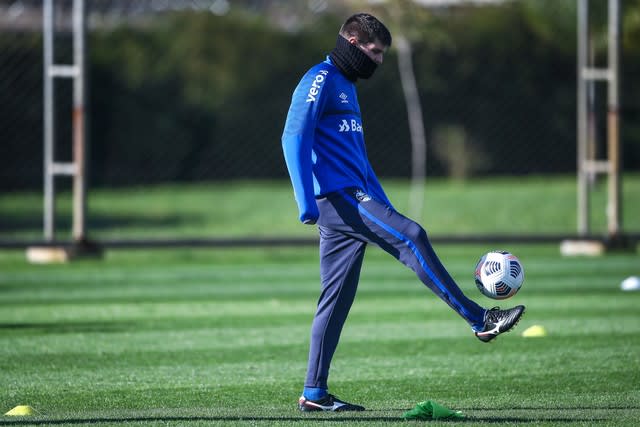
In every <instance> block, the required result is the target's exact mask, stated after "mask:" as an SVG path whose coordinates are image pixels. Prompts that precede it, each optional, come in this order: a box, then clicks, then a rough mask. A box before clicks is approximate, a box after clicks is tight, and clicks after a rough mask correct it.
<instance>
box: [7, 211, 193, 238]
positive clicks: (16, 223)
mask: <svg viewBox="0 0 640 427" xmlns="http://www.w3.org/2000/svg"><path fill="white" fill-rule="evenodd" d="M200 223H202V218H200V217H198V216H195V215H162V216H151V215H144V214H135V215H117V214H113V215H100V214H91V216H90V218H88V227H89V229H91V230H108V229H111V228H117V229H122V228H161V229H164V228H167V227H178V226H180V225H182V224H200ZM55 227H56V229H58V230H69V229H71V216H64V217H63V216H62V215H60V217H59V218H56V221H55ZM41 230H42V215H37V216H36V215H24V216H13V215H5V216H4V217H3V218H2V221H0V234H2V233H3V232H27V231H35V232H39V231H41Z"/></svg>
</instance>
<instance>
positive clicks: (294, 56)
mask: <svg viewBox="0 0 640 427" xmlns="http://www.w3.org/2000/svg"><path fill="white" fill-rule="evenodd" d="M54 3H55V8H56V16H57V19H56V23H55V27H56V42H55V50H56V58H55V60H56V62H58V63H65V62H69V61H70V60H71V35H70V12H71V8H72V1H71V0H64V1H62V0H61V1H55V2H54ZM290 3H292V2H283V1H262V2H257V1H238V2H229V1H221V0H199V1H196V0H189V1H186V0H183V1H167V0H140V1H116V0H104V1H97V0H96V1H90V0H88V1H87V10H88V13H87V19H88V27H89V36H88V46H89V51H88V73H89V87H88V93H89V96H88V104H89V123H90V125H89V126H90V127H89V134H88V135H89V141H90V151H89V155H88V164H89V168H88V171H89V183H90V184H89V185H90V195H89V197H90V212H89V218H90V220H89V221H90V224H89V229H90V230H92V229H93V230H97V231H98V233H103V235H106V236H119V237H123V236H128V237H131V235H129V234H127V233H126V232H122V233H120V232H119V231H118V230H121V228H122V227H124V226H125V225H126V224H132V223H133V224H135V223H137V220H136V218H137V219H138V220H139V221H138V222H139V223H145V222H146V223H154V220H153V218H151V217H150V216H149V209H148V206H144V205H140V203H143V204H144V202H140V200H144V198H143V197H142V196H143V195H145V194H148V193H152V192H153V191H159V190H157V189H158V188H171V189H173V190H174V191H177V194H180V193H182V192H186V191H187V190H186V189H187V188H202V186H205V187H206V188H207V189H206V190H203V193H202V194H211V193H210V191H214V189H215V191H218V192H224V190H225V189H227V188H231V187H232V186H233V185H238V184H237V183H238V182H242V183H247V182H250V183H251V184H245V186H242V189H245V190H246V191H255V188H261V186H262V185H269V187H268V188H269V190H268V191H273V192H274V193H276V192H278V191H280V188H281V189H282V191H284V192H286V194H287V196H288V197H289V199H288V200H284V199H283V203H287V207H286V209H287V214H288V215H289V218H290V219H291V221H293V220H294V219H295V216H296V214H295V212H294V209H295V206H294V203H293V200H292V197H291V194H290V187H289V185H288V181H287V175H286V168H285V165H284V162H283V158H282V154H281V151H280V134H281V132H282V128H283V125H284V119H285V117H286V113H287V109H288V105H289V100H290V96H291V93H292V90H293V88H294V87H295V85H296V84H297V82H298V80H299V78H300V77H301V75H302V74H303V73H304V72H305V71H306V70H307V69H308V68H309V67H310V66H311V65H313V64H315V63H317V62H319V61H320V60H322V59H323V58H324V56H325V55H326V54H327V53H328V52H329V50H330V49H331V48H332V47H333V44H334V41H335V36H336V32H337V28H339V25H340V24H341V22H342V21H343V19H344V17H345V16H347V15H348V14H350V13H351V12H353V11H354V10H355V9H351V6H350V3H349V2H331V1H309V2H293V3H294V5H291V4H290ZM343 3H344V4H343ZM354 3H357V2H354ZM416 3H424V4H430V6H429V7H427V6H419V9H420V11H419V12H420V13H419V15H420V16H418V15H416V16H415V21H411V20H409V21H407V20H404V21H399V22H398V23H396V22H393V21H392V22H391V24H392V25H390V26H391V27H392V28H391V29H392V32H393V31H398V30H401V31H403V32H404V33H406V34H407V35H408V36H409V39H410V40H411V42H412V49H413V61H414V68H415V70H414V71H415V74H416V79H417V85H418V89H419V93H420V98H421V100H422V108H423V115H424V121H425V126H426V129H425V130H426V135H427V155H426V163H427V186H428V185H429V181H430V180H433V181H437V182H440V181H439V180H447V179H454V180H456V181H457V182H469V180H473V179H475V178H478V177H495V176H526V175H531V174H535V175H545V174H554V175H555V174H565V175H566V176H568V177H571V176H573V175H574V174H575V170H576V118H575V116H576V104H575V102H576V56H575V55H576V54H575V51H576V41H575V38H576V36H575V34H576V32H575V30H576V24H575V21H576V18H575V16H576V15H575V11H576V5H575V1H573V0H558V1H504V2H500V1H496V2H455V1H450V2H428V1H423V2H416ZM416 3H413V2H398V5H399V6H398V7H407V8H408V9H410V10H414V9H415V8H416V7H418V6H416ZM599 3H602V2H599ZM345 4H346V6H345ZM603 10H604V13H605V15H603ZM638 13H639V12H638V2H633V3H632V2H629V4H627V5H626V9H625V16H638ZM634 14H635V15H634ZM592 15H593V20H594V28H595V33H594V42H593V45H594V55H595V56H596V60H599V59H598V58H600V57H603V56H604V57H606V46H604V47H603V45H602V43H601V40H602V36H603V35H604V34H606V27H605V23H606V19H605V18H606V9H602V8H600V6H596V7H595V8H594V9H593V11H592ZM603 16H604V17H605V18H603ZM629 20H631V18H629ZM635 34H637V32H636V33H632V34H631V36H630V37H631V41H632V42H633V43H631V45H632V46H631V47H630V50H628V51H625V52H624V54H623V61H624V66H623V69H624V70H625V71H624V73H625V74H624V76H623V85H624V86H623V90H622V92H623V93H625V92H626V93H627V94H632V93H634V92H633V90H635V89H633V88H631V85H632V84H633V75H634V74H633V73H635V72H637V71H638V63H637V62H638V61H637V58H638V56H635V57H634V52H635V50H634V49H636V47H637V46H636V45H635V44H634V43H635V40H636V39H635V38H633V37H636V36H635ZM358 85H359V87H358V91H359V96H360V103H361V106H362V108H363V116H364V117H363V121H364V124H365V128H366V135H367V145H368V150H369V156H370V159H371V161H372V163H373V164H374V166H375V168H376V170H377V172H378V175H379V176H381V177H382V179H383V180H384V181H389V182H399V183H402V182H408V181H407V180H408V178H409V177H410V176H411V171H410V165H411V143H410V137H409V130H408V123H407V114H406V108H405V103H404V98H403V93H402V87H401V85H400V80H399V74H398V70H397V58H396V52H395V51H394V50H393V49H392V50H391V51H390V52H389V54H388V56H387V58H386V60H385V64H384V66H382V67H381V68H380V69H379V71H377V73H376V76H375V77H374V78H373V79H371V80H370V81H366V82H361V83H359V84H358ZM55 90H56V106H57V110H56V111H57V112H56V114H57V115H56V126H57V128H56V141H57V142H56V158H57V159H58V160H65V159H67V160H68V159H70V157H71V116H70V111H71V99H72V85H71V83H70V82H69V81H64V80H58V81H57V82H56V87H55ZM636 91H637V90H636ZM594 95H595V96H597V97H599V104H600V106H597V105H596V107H595V109H594V115H595V116H596V117H599V119H598V120H596V122H595V126H596V127H597V134H598V135H600V136H601V137H600V139H601V140H602V141H604V137H603V135H605V133H604V132H605V123H606V122H605V120H606V102H605V101H603V99H605V96H606V93H605V92H603V91H602V89H601V88H598V89H597V90H595V91H594ZM637 99H638V97H635V99H634V98H633V97H632V96H628V97H627V98H626V100H625V105H624V107H623V121H626V122H627V123H629V122H631V123H635V119H636V118H638V117H637V116H638V109H637V106H636V105H634V103H635V102H637V101H636V100H637ZM42 105H43V59H42V2H41V1H36V0H33V1H27V0H21V1H20V0H0V141H1V142H0V191H1V192H2V196H1V198H0V201H1V204H0V218H2V219H0V239H2V238H9V239H15V238H18V239H20V238H34V237H37V236H39V235H40V227H41V215H42V214H41V203H40V201H39V200H40V199H41V197H42V193H41V191H42V182H43V166H42V163H43V142H42V141H43V107H42ZM634 126H636V125H635V124H633V125H632V126H629V127H625V128H624V133H623V137H624V138H625V139H626V140H627V141H628V142H627V143H626V145H625V147H627V148H625V150H626V151H625V153H624V157H623V159H624V165H623V167H624V168H625V170H626V171H631V172H633V171H634V170H635V171H637V170H638V164H639V163H640V149H639V148H638V145H639V142H638V140H639V139H640V138H639V136H640V131H638V128H637V127H634ZM599 146H600V149H601V150H602V143H600V145H599ZM191 184H192V186H191V187H189V185H191ZM57 185H58V186H59V188H60V189H61V190H62V191H61V194H62V199H63V201H62V202H60V203H62V205H61V211H60V213H59V214H58V220H57V223H58V224H59V226H60V227H61V228H65V227H67V226H68V224H69V221H70V220H69V219H68V216H69V211H68V210H67V209H66V208H65V207H64V203H66V202H64V200H65V197H67V196H68V195H66V193H65V191H66V190H69V183H68V182H66V180H64V179H59V180H58V181H57ZM270 185H273V187H270ZM398 185H400V184H398ZM163 186H164V187H163ZM176 188H178V190H175V189H176ZM154 189H155V190H154ZM249 189H252V190H249ZM238 191H240V190H238ZM265 191H266V190H265ZM114 192H115V194H116V195H114V196H110V194H113V193H114ZM117 194H120V195H123V196H122V197H120V198H119V199H118V202H117V203H115V202H112V201H111V200H112V199H110V197H114V198H116V197H118V196H117ZM172 194H174V195H173V196H172V197H173V200H169V201H166V202H164V203H165V204H168V205H172V207H173V208H174V211H175V212H178V213H177V214H175V215H177V216H180V215H182V214H180V209H181V206H179V203H180V202H177V201H176V200H177V199H178V197H177V196H176V193H172ZM196 194H200V193H196ZM96 195H97V196H96ZM100 195H103V196H104V197H103V198H101V196H100ZM94 197H95V199H93V198H94ZM194 197H196V200H197V199H198V197H202V196H194ZM247 197H248V198H249V199H251V198H255V196H247ZM215 198H216V197H214V196H212V199H207V200H202V203H203V204H207V203H209V204H210V203H213V204H214V206H215V209H221V206H220V205H221V204H227V203H233V200H230V199H220V197H218V198H217V200H214V199H215ZM66 200H68V199H66ZM278 200H280V199H278ZM114 203H115V204H114ZM128 203H129V204H128ZM188 203H192V202H188ZM238 203H241V202H238ZM425 203H426V204H429V203H430V200H429V194H428V193H427V196H426V202H425ZM532 203H535V202H532ZM106 205H109V206H106ZM116 205H117V206H118V207H119V209H120V211H117V210H116V209H115V208H114V207H115V206H116ZM110 208H114V209H113V210H110ZM190 209H191V208H190V206H184V218H183V220H184V221H187V222H188V221H189V218H190V217H189V212H191V210H190ZM209 209H211V208H209ZM283 209H285V208H284V207H283ZM205 210H206V209H205ZM123 212H125V213H123ZM171 215H173V214H171ZM171 215H169V214H167V216H166V217H165V220H162V219H158V218H155V220H156V222H155V223H154V224H155V225H156V226H158V227H163V226H166V227H168V229H171V227H170V226H171V224H172V221H171V219H170V218H173V216H171ZM167 217H170V218H169V219H167ZM191 219H193V218H192V217H191ZM212 221H216V220H215V219H213V220H212ZM266 221H268V219H267V220H266ZM194 223H195V224H196V225H195V226H194V227H195V228H194V229H193V230H191V231H192V232H193V233H194V234H196V233H197V232H198V226H197V221H195V222H194ZM138 225H140V224H138ZM221 227H223V228H222V229H224V227H225V226H224V225H222V226H221ZM212 230H213V231H212V232H213V233H215V232H216V231H215V230H219V229H212ZM272 230H274V231H275V232H276V233H285V234H286V231H283V230H280V229H278V228H277V226H275V228H272ZM551 231H557V230H553V229H552V230H551ZM565 231H569V232H573V231H574V230H573V229H572V230H565ZM176 232H178V231H176ZM181 232H182V231H180V233H181ZM145 233H146V232H144V231H143V232H141V234H140V235H145ZM148 234H153V233H152V232H149V233H148ZM187 234H188V233H187ZM238 234H242V231H239V232H238ZM133 237H135V231H133ZM175 237H180V236H179V235H176V236H175Z"/></svg>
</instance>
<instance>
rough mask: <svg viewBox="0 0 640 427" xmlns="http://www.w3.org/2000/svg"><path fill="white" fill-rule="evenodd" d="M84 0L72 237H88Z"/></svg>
mask: <svg viewBox="0 0 640 427" xmlns="http://www.w3.org/2000/svg"><path fill="white" fill-rule="evenodd" d="M85 17H86V16H85V7H84V0H74V1H73V58H74V61H73V62H74V64H75V66H76V67H77V70H78V72H77V75H76V76H75V78H74V80H73V162H74V164H75V167H76V170H75V174H74V175H73V232H72V235H73V240H74V241H76V242H82V241H84V240H85V239H86V221H85V218H86V212H87V204H86V194H87V191H86V185H85V169H86V168H85V162H86V151H85V148H86V126H85V88H86V86H85V74H86V73H85V68H86V67H85V64H86V63H85V46H86V19H85Z"/></svg>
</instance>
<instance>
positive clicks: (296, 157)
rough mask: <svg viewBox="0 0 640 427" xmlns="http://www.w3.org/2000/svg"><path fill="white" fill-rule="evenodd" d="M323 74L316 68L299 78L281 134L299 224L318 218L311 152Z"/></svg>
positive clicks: (324, 79) (319, 106)
mask: <svg viewBox="0 0 640 427" xmlns="http://www.w3.org/2000/svg"><path fill="white" fill-rule="evenodd" d="M327 74H328V72H327V71H326V70H324V69H322V68H320V69H315V70H310V71H309V72H308V73H307V74H306V75H305V76H304V77H303V78H302V80H301V81H300V83H299V84H298V87H297V88H296V89H295V91H294V92H293V96H292V98H291V106H290V107H289V113H288V114H287V121H286V123H285V126H284V132H283V134H282V150H283V153H284V158H285V162H286V164H287V170H288V171H289V177H290V178H291V184H292V185H293V191H294V194H295V198H296V202H297V204H298V211H299V214H300V216H299V219H300V221H301V222H303V223H315V222H316V221H317V220H318V216H319V212H318V205H317V204H316V200H315V194H314V187H313V171H312V167H313V166H312V149H313V144H314V138H315V130H316V125H317V123H318V118H319V116H320V112H321V110H322V105H323V99H324V98H323V97H322V93H323V88H324V86H325V81H326V78H327Z"/></svg>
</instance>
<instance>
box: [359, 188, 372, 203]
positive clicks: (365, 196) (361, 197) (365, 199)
mask: <svg viewBox="0 0 640 427" xmlns="http://www.w3.org/2000/svg"><path fill="white" fill-rule="evenodd" d="M356 199H357V200H358V201H359V202H368V201H369V200H371V196H369V195H368V194H367V193H365V192H364V191H362V190H358V191H356Z"/></svg>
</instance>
